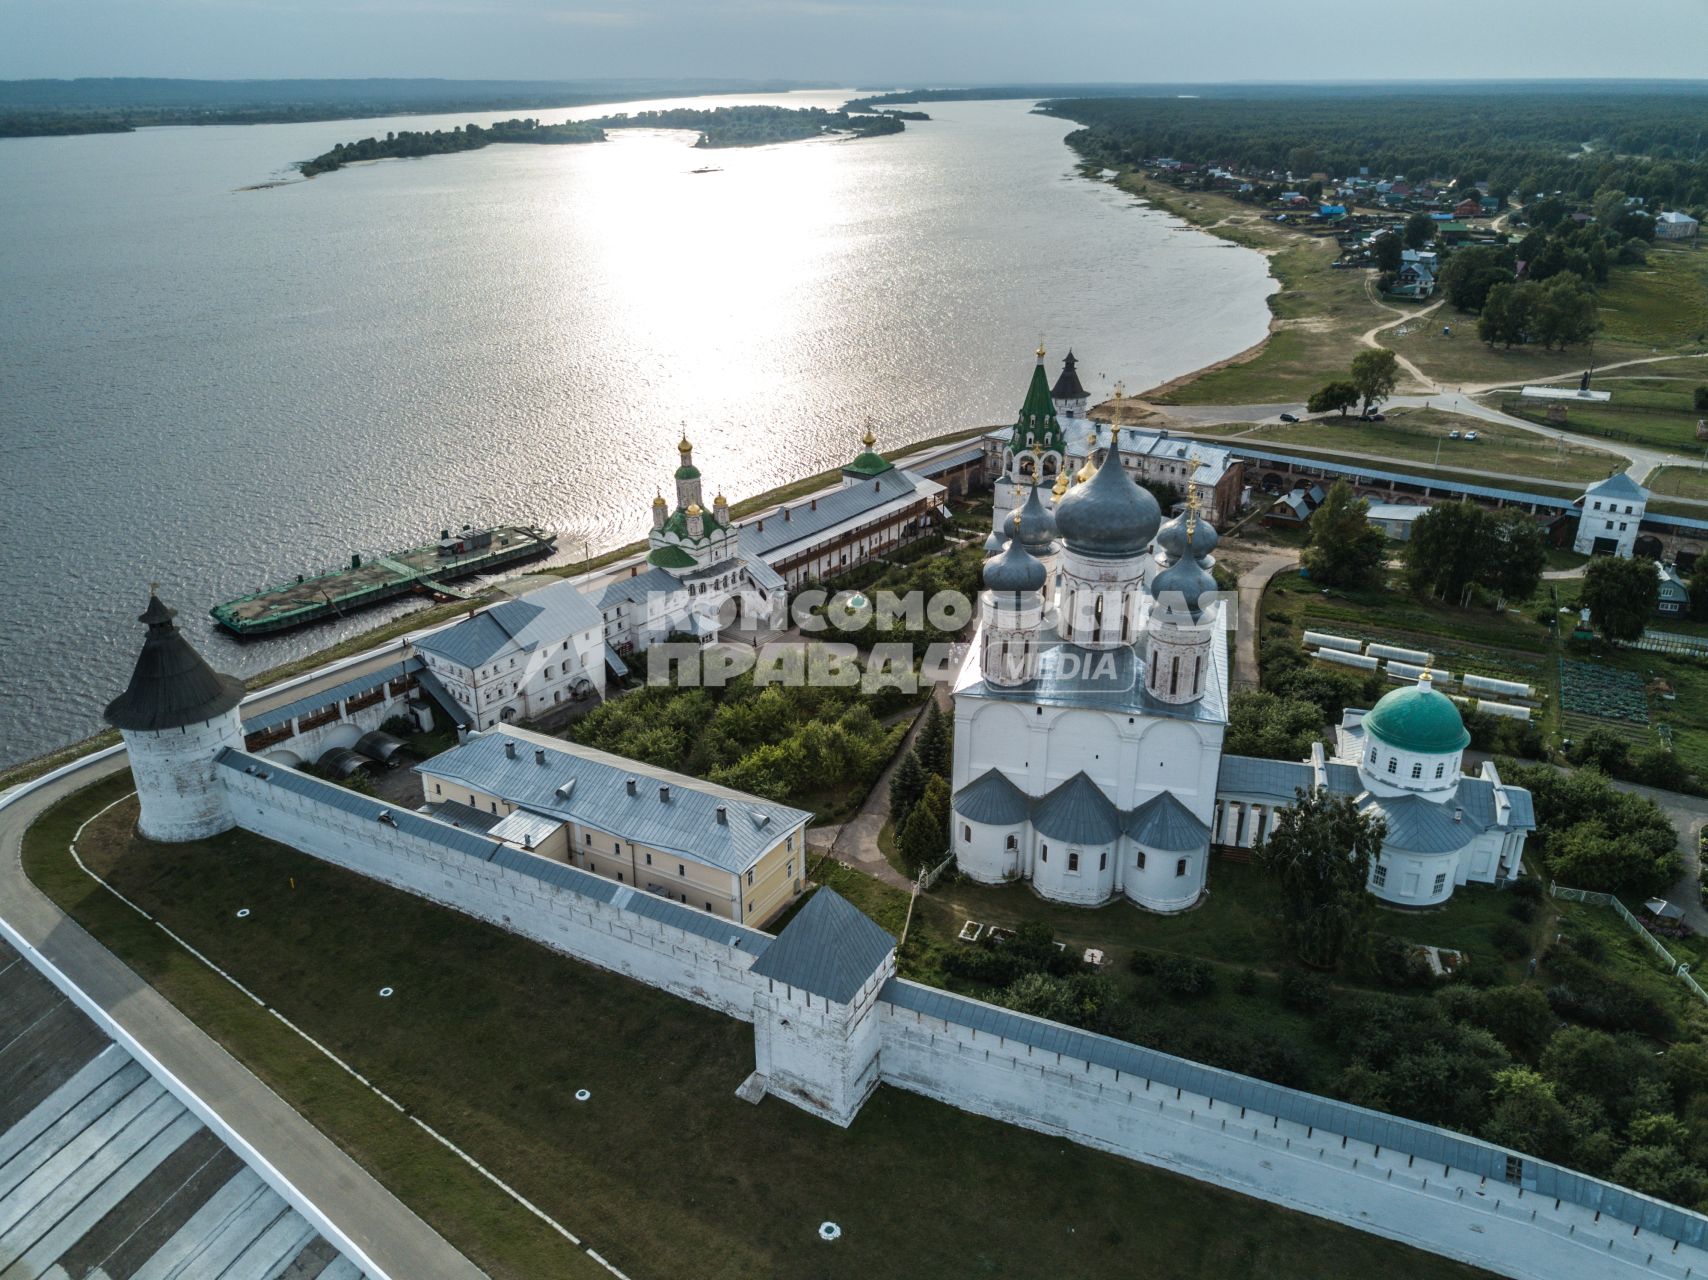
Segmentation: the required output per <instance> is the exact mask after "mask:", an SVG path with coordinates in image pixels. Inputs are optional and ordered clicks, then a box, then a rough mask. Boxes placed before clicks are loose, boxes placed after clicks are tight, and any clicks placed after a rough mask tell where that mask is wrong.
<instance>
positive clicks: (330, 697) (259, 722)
mask: <svg viewBox="0 0 1708 1280" xmlns="http://www.w3.org/2000/svg"><path fill="white" fill-rule="evenodd" d="M425 665H426V664H425V663H424V662H422V660H421V659H420V658H407V659H405V660H404V661H402V662H394V663H392V664H390V665H389V666H385V667H381V668H380V669H379V670H377V671H369V672H367V673H365V674H363V675H359V676H353V677H351V678H350V679H348V680H346V681H344V682H343V683H342V684H336V685H333V686H332V687H331V688H330V689H319V690H316V691H315V692H314V693H308V694H304V695H303V696H302V697H300V698H297V699H296V700H295V701H293V702H287V703H285V704H284V705H283V706H279V707H274V708H273V709H272V710H270V711H258V712H256V713H255V714H254V715H252V716H249V717H248V718H246V719H245V720H244V721H243V731H244V732H245V733H259V732H261V731H262V730H263V729H272V728H274V727H276V726H278V725H281V724H289V723H290V722H291V721H292V720H295V719H296V718H297V717H298V716H305V715H308V714H309V713H310V712H312V711H319V710H320V709H321V708H322V707H329V706H331V705H332V704H333V703H334V702H342V701H343V700H344V699H345V698H354V697H355V696H356V695H358V694H362V693H367V692H368V691H369V690H371V689H378V688H382V687H383V686H385V685H386V684H388V683H390V682H391V681H393V680H401V679H403V677H404V676H406V675H408V674H409V673H410V672H412V671H419V670H420V669H421V668H422V667H423V666H425Z"/></svg>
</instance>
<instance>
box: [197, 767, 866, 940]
mask: <svg viewBox="0 0 1708 1280" xmlns="http://www.w3.org/2000/svg"><path fill="white" fill-rule="evenodd" d="M219 763H220V764H221V765H223V766H225V767H226V768H228V769H235V770H237V771H238V772H240V773H246V772H250V771H251V770H253V771H254V773H255V776H257V777H260V778H261V779H262V780H263V781H265V782H266V783H267V784H268V785H269V786H275V787H279V788H280V789H281V790H285V791H290V792H292V793H294V794H296V795H301V796H303V797H305V798H307V799H310V800H316V801H319V802H321V803H323V804H328V805H331V806H332V807H334V808H336V809H340V810H342V811H343V812H345V813H350V814H354V815H356V816H357V817H359V818H365V819H367V820H369V821H373V822H378V821H379V815H380V814H381V813H385V814H387V815H388V817H389V819H390V821H391V822H393V823H394V824H395V825H396V827H397V829H398V830H399V831H403V832H406V833H407V834H409V835H412V836H415V837H418V838H420V839H423V840H427V841H430V842H432V843H434V844H437V845H439V846H440V847H442V848H445V849H449V850H451V851H452V852H454V853H460V854H463V855H465V856H467V857H472V858H478V859H480V860H481V861H483V862H490V863H492V864H493V865H494V866H498V867H504V868H506V869H508V870H510V871H515V872H519V873H521V874H522V875H526V876H530V877H532V878H533V879H535V880H538V881H540V882H541V883H543V884H549V885H553V886H555V887H556V888H559V889H563V890H566V891H568V892H570V893H574V894H577V895H579V896H580V897H583V898H590V899H592V900H594V901H595V902H605V903H609V904H611V905H612V906H614V907H617V908H619V909H620V910H623V911H631V912H633V913H635V914H636V915H640V916H645V917H646V918H647V919H649V920H656V921H658V922H659V923H660V924H667V925H669V926H670V927H671V928H673V929H680V930H681V931H682V932H684V933H692V934H695V935H697V936H699V937H702V938H709V939H711V940H712V941H714V942H721V943H724V944H725V945H727V946H732V947H740V948H741V949H742V950H743V951H746V952H748V953H749V954H751V955H758V954H760V953H761V952H762V951H764V950H765V948H766V947H767V946H769V945H770V943H771V935H770V934H768V933H761V932H760V931H759V930H757V929H749V928H747V927H746V926H745V925H740V924H737V923H735V922H734V921H733V920H725V919H723V918H722V917H721V916H714V915H712V914H710V913H709V912H705V911H696V910H694V909H693V908H692V907H689V906H686V905H684V904H682V903H680V902H672V901H671V900H670V899H668V898H661V897H657V896H655V895H653V894H650V893H643V892H641V891H640V890H638V889H634V888H631V887H630V886H628V885H624V884H618V883H617V882H616V881H614V880H607V879H605V877H603V876H596V875H594V874H593V873H591V872H589V871H582V870H581V869H580V868H578V867H571V866H566V865H565V864H563V863H561V862H554V861H553V860H552V859H550V858H542V857H541V856H540V855H539V854H536V853H528V852H527V851H525V850H522V849H513V848H511V847H510V846H508V845H506V844H504V843H503V842H501V841H498V840H493V839H490V838H489V837H487V836H483V835H478V834H476V833H474V832H472V831H460V830H458V829H457V828H456V827H453V826H450V825H449V824H448V823H445V822H442V821H440V820H438V819H437V818H434V817H431V816H429V815H427V814H421V813H414V812H411V811H410V810H408V809H396V808H391V807H390V806H388V805H387V804H385V802H383V801H380V800H375V799H373V798H372V797H371V796H364V795H358V794H357V793H356V792H354V791H351V790H348V789H347V788H345V787H340V786H336V785H334V784H333V783H330V782H323V781H321V780H320V779H319V778H315V777H311V776H309V775H308V774H306V773H299V772H297V771H296V770H295V769H286V768H282V767H280V766H278V765H275V764H273V763H272V762H271V761H270V760H263V759H261V758H260V757H259V756H253V755H250V754H249V753H248V752H246V751H235V750H232V749H231V748H227V749H226V750H225V751H223V752H221V753H220V756H219ZM530 763H532V758H531V757H530ZM464 807H466V806H464ZM874 927H876V926H874Z"/></svg>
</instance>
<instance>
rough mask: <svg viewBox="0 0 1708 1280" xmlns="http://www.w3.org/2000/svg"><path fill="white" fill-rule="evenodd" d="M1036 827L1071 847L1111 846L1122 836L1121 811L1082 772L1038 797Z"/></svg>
mask: <svg viewBox="0 0 1708 1280" xmlns="http://www.w3.org/2000/svg"><path fill="white" fill-rule="evenodd" d="M1032 826H1033V827H1034V828H1036V830H1037V832H1038V834H1039V835H1043V836H1048V837H1049V838H1050V839H1052V840H1062V841H1066V842H1067V843H1068V844H1108V843H1109V842H1110V841H1112V840H1114V839H1115V838H1116V837H1117V836H1119V835H1120V834H1121V811H1120V810H1119V809H1117V808H1116V807H1115V805H1114V803H1113V802H1112V801H1111V800H1110V799H1109V797H1108V796H1106V795H1104V794H1103V788H1101V787H1099V786H1098V785H1097V784H1096V783H1095V782H1093V781H1092V780H1091V779H1090V778H1089V777H1088V776H1087V775H1086V774H1085V772H1084V771H1083V770H1082V771H1081V772H1079V773H1076V774H1074V775H1073V777H1071V778H1069V779H1068V780H1067V781H1066V782H1063V783H1061V784H1060V785H1059V786H1057V787H1056V788H1055V789H1054V790H1051V791H1049V792H1046V793H1045V794H1044V795H1042V796H1040V797H1038V801H1037V803H1036V804H1034V805H1033V806H1032Z"/></svg>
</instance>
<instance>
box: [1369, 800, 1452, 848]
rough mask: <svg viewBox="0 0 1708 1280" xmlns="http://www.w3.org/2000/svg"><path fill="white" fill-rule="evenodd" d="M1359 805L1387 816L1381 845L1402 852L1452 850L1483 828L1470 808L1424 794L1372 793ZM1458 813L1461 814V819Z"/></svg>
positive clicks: (1371, 811) (1370, 811)
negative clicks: (1376, 794) (1386, 825)
mask: <svg viewBox="0 0 1708 1280" xmlns="http://www.w3.org/2000/svg"><path fill="white" fill-rule="evenodd" d="M1358 807H1359V808H1361V809H1362V810H1364V812H1366V813H1379V814H1381V815H1382V817H1384V818H1386V819H1387V821H1388V834H1387V835H1386V837H1384V838H1383V840H1382V847H1383V848H1384V849H1394V850H1397V851H1398V852H1401V853H1421V854H1428V853H1452V852H1453V851H1454V850H1456V849H1463V848H1464V847H1465V846H1466V845H1468V844H1470V843H1471V841H1472V840H1473V839H1475V838H1476V837H1477V836H1478V835H1480V834H1481V833H1482V831H1483V824H1482V823H1481V822H1479V821H1477V818H1476V815H1475V814H1473V813H1472V812H1471V810H1470V809H1468V808H1466V807H1465V806H1463V805H1457V804H1455V803H1454V802H1452V801H1448V802H1447V803H1445V804H1437V803H1436V802H1435V801H1433V800H1425V799H1424V798H1423V797H1422V796H1370V797H1369V798H1368V799H1366V800H1365V801H1364V802H1363V803H1362V804H1360V805H1359V806H1358ZM1455 813H1457V814H1459V815H1460V817H1459V819H1458V821H1455V820H1454V814H1455Z"/></svg>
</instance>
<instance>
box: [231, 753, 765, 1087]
mask: <svg viewBox="0 0 1708 1280" xmlns="http://www.w3.org/2000/svg"><path fill="white" fill-rule="evenodd" d="M219 772H220V776H221V778H222V779H223V781H224V783H225V788H224V791H223V792H222V794H229V796H230V806H231V814H232V817H233V818H234V819H235V821H236V824H237V825H238V826H240V827H242V828H244V829H245V830H246V831H253V832H254V833H255V834H256V835H260V836H265V837H267V838H268V839H270V840H277V841H278V842H279V843H281V844H286V845H289V846H291V847H292V848H294V849H299V850H301V851H302V852H304V853H308V854H312V855H314V856H315V857H318V858H323V859H325V860H326V861H327V862H331V863H333V864H334V865H336V866H340V867H344V868H346V869H348V870H350V871H355V872H357V873H359V874H361V875H365V876H368V877H370V878H372V879H374V880H379V881H381V882H382V883H384V884H389V885H391V886H392V887H394V888H398V889H403V890H405V891H407V892H409V893H414V894H418V895H419V896H421V897H424V898H428V899H430V900H432V901H434V902H437V903H440V904H442V905H444V906H447V907H451V908H454V909H455V910H457V911H460V912H462V913H463V914H464V915H470V916H474V917H475V918H476V919H479V920H485V921H487V922H489V923H491V924H496V925H498V926H500V927H501V928H504V929H508V930H510V931H511V932H513V933H519V934H522V935H523V936H524V937H528V938H532V939H533V940H534V941H536V942H539V943H543V944H544V945H546V946H548V947H551V948H552V949H553V950H555V951H561V952H563V953H564V954H565V955H569V956H573V957H574V958H575V959H577V960H583V961H586V962H587V963H588V964H592V965H596V966H598V967H599V968H601V969H610V970H613V971H615V972H617V973H621V974H624V975H626V976H628V977H630V978H634V979H636V980H637V981H640V982H645V983H647V984H648V985H650V986H654V987H658V988H660V989H662V990H665V991H668V992H670V993H671V994H673V995H678V996H682V997H683V998H685V999H688V1000H693V1001H695V1002H696V1003H698V1004H704V1005H709V1006H710V1007H712V1008H714V1009H717V1010H719V1011H721V1012H723V1013H727V1014H729V1015H730V1016H731V1017H734V1018H739V1019H741V1020H742V1021H743V1022H751V1021H752V1020H753V1001H754V993H755V989H756V987H757V986H758V985H761V984H759V983H758V980H757V979H754V978H751V977H749V976H748V973H747V970H748V969H749V968H750V967H751V966H752V964H753V960H754V957H753V956H752V955H750V954H748V953H747V952H745V951H743V950H742V949H741V948H740V947H732V946H729V945H727V944H725V943H720V942H715V941H713V940H711V939H708V938H703V937H700V936H699V935H698V934H691V933H684V932H683V931H681V930H679V929H673V928H671V927H670V926H668V925H664V924H660V923H658V922H657V921H654V920H650V919H648V918H646V917H644V916H640V915H637V914H636V913H634V912H632V911H624V910H622V909H621V908H620V907H616V906H613V905H611V904H609V903H604V902H600V901H598V900H597V899H594V898H587V897H583V896H582V895H580V894H577V893H574V892H571V891H568V890H564V889H558V888H556V887H554V886H552V885H549V884H547V883H545V882H544V881H541V880H536V879H534V878H532V877H531V876H525V875H521V874H519V873H516V872H512V871H509V870H507V869H506V868H504V867H500V866H494V865H493V864H491V863H488V862H483V861H480V860H479V859H476V858H473V857H469V856H467V855H463V854H458V853H455V852H453V851H450V850H447V849H442V848H440V847H439V846H438V845H435V844H432V843H430V842H428V841H424V840H420V839H418V838H415V837H412V836H409V835H406V834H404V833H403V832H401V831H398V830H396V829H395V828H392V827H388V826H386V825H385V824H384V823H381V822H375V821H372V820H369V819H365V818H361V817H358V816H357V815H355V814H351V813H346V812H344V811H343V810H341V809H337V808H334V807H332V806H331V805H327V804H322V803H319V802H316V801H314V800H311V799H308V798H306V797H303V796H298V795H296V794H294V793H291V792H287V791H283V790H282V789H280V788H278V787H275V786H270V785H269V784H268V783H267V782H265V781H263V780H262V779H260V778H256V777H251V776H249V775H247V774H245V773H242V772H240V771H237V770H233V769H227V768H224V767H221V768H220V770H219ZM213 790H214V791H216V792H219V791H221V789H220V788H219V787H217V786H216V787H214V788H213ZM631 892H638V891H636V890H631ZM736 932H737V930H736V928H735V927H733V926H732V928H731V934H732V936H734V934H735V933H736ZM731 1087H732V1088H733V1087H734V1085H733V1084H732V1085H731Z"/></svg>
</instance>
